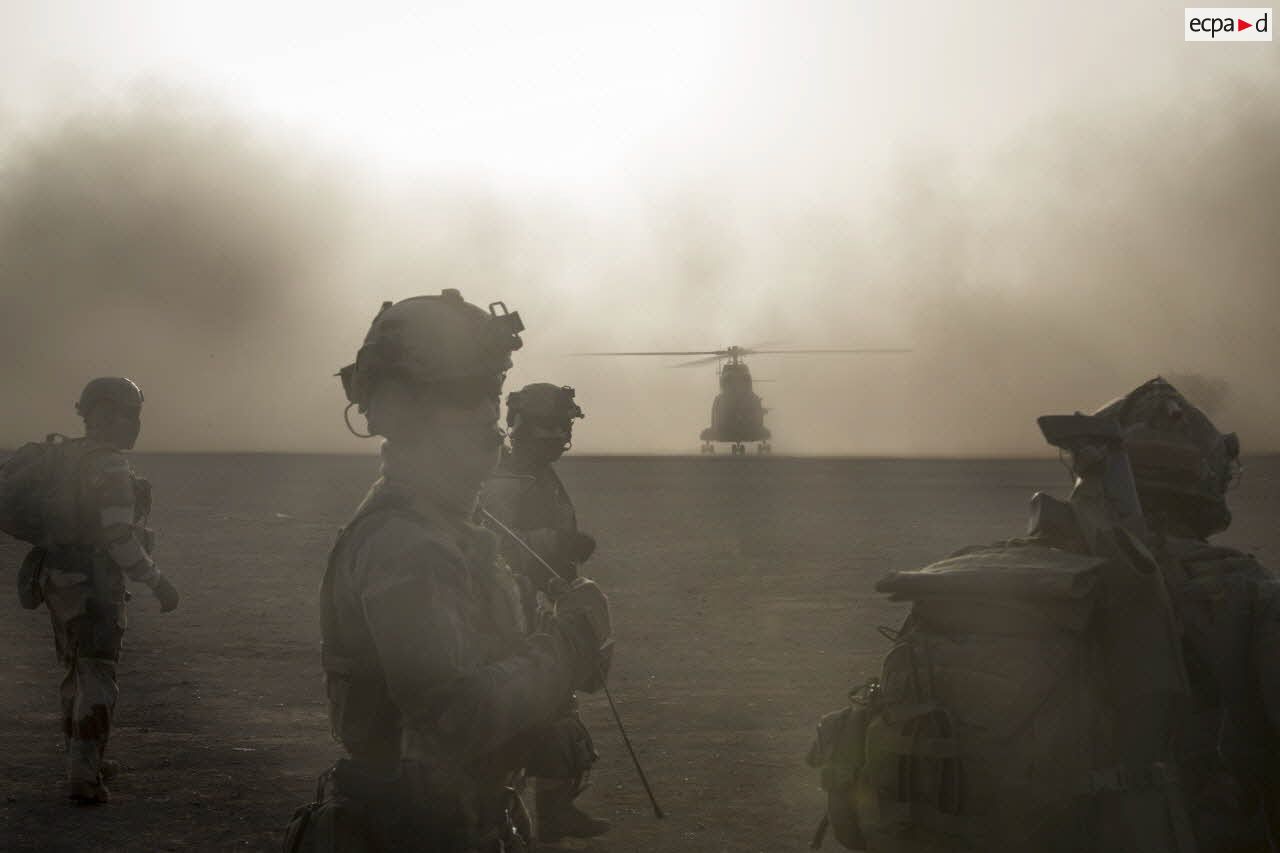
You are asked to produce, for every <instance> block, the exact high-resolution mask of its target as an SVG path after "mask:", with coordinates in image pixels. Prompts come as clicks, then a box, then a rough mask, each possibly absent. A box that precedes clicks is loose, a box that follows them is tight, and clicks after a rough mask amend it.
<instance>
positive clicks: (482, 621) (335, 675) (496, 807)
mask: <svg viewBox="0 0 1280 853" xmlns="http://www.w3.org/2000/svg"><path fill="white" fill-rule="evenodd" d="M468 518H469V511H468V509H466V508H458V507H456V506H450V505H449V503H448V501H447V500H442V499H441V497H440V496H439V495H437V494H434V493H433V492H432V490H431V487H430V486H429V485H425V484H419V483H414V482H413V481H412V479H402V478H400V477H398V476H397V475H396V473H395V469H394V466H393V465H387V466H386V469H385V476H384V478H383V479H382V480H380V481H379V482H378V483H377V484H375V486H374V488H373V489H372V491H371V492H370V494H369V496H368V497H367V498H366V500H365V502H364V504H363V505H362V506H361V508H360V510H359V511H357V513H356V517H355V520H354V521H353V523H352V524H351V525H350V526H349V527H348V529H347V531H346V533H344V535H343V536H342V537H341V539H340V541H339V543H338V545H337V546H336V547H335V550H334V554H333V558H332V567H331V569H330V574H329V577H328V579H327V584H326V589H325V591H324V594H323V595H324V598H323V608H324V610H323V612H324V617H323V619H324V622H323V625H324V635H325V648H324V666H325V671H326V674H327V678H328V684H329V699H330V716H331V720H332V722H333V727H334V734H335V736H337V737H338V738H339V739H340V740H341V741H342V743H343V745H344V746H345V747H346V749H347V751H348V752H349V753H350V755H351V756H352V758H353V759H355V760H356V761H357V762H359V763H360V764H362V765H364V767H365V768H366V769H367V771H368V772H369V773H370V774H372V775H382V776H384V777H390V776H394V775H395V774H396V773H397V772H400V769H401V768H400V765H401V762H410V763H412V764H413V765H417V766H419V767H423V768H434V771H435V772H444V773H446V774H447V775H446V776H445V777H444V778H443V779H441V780H439V781H427V782H422V783H421V784H425V785H427V786H428V790H429V791H430V792H432V793H434V795H435V798H436V799H437V800H438V799H440V796H441V795H442V794H444V793H445V792H448V791H454V792H466V794H465V795H462V796H461V799H460V801H458V802H455V803H451V804H450V805H448V806H447V807H445V809H444V811H445V812H447V814H446V815H445V816H444V819H443V823H445V824H448V828H447V829H446V830H443V831H447V832H450V833H453V832H456V833H457V836H456V837H450V839H449V840H448V842H447V843H449V844H457V845H459V846H460V849H472V848H475V849H489V848H491V847H492V845H494V843H495V842H497V841H498V840H499V838H500V835H501V833H502V832H504V831H506V830H507V829H508V825H507V823H508V821H509V820H510V816H509V814H508V810H509V809H512V808H513V805H514V804H513V802H512V800H511V799H510V796H509V793H508V788H509V786H510V785H511V784H512V782H513V778H514V775H515V771H517V770H518V769H519V768H520V767H522V766H523V764H524V762H525V753H524V747H523V746H522V741H521V735H523V734H525V733H526V732H528V731H529V730H530V729H533V728H535V727H536V726H538V725H540V724H544V723H546V722H547V721H548V720H550V719H551V718H552V716H553V715H554V714H555V713H556V711H557V710H558V709H559V707H560V705H561V703H562V702H563V697H564V696H566V695H568V693H569V692H570V691H571V690H572V687H573V671H572V666H571V664H570V661H571V659H572V656H573V650H572V649H571V648H568V647H567V646H566V641H565V639H564V637H563V636H562V635H560V634H555V633H546V634H534V635H529V634H528V633H527V630H526V627H527V626H526V624H525V621H524V618H523V614H522V610H521V604H520V594H519V590H518V587H517V585H516V582H515V579H514V577H512V575H511V574H510V572H509V571H508V570H507V569H506V568H505V566H503V565H502V564H500V563H499V561H497V560H496V559H495V558H496V555H497V545H496V542H495V540H494V537H493V534H491V533H490V532H488V531H487V530H484V529H482V528H479V527H475V526H473V525H472V524H470V523H469V521H468ZM446 768H448V769H447V770H446ZM405 772H416V771H413V770H408V771H405ZM436 831H437V830H436V829H435V828H433V827H432V826H431V825H428V826H427V827H426V829H424V828H423V827H421V826H419V827H417V828H416V830H415V831H414V832H415V834H422V833H427V834H430V833H433V832H436ZM383 845H384V846H386V847H387V848H388V849H393V847H394V845H392V844H390V843H388V842H387V841H385V840H384V841H383ZM486 845H489V847H486ZM442 849H445V848H443V847H442Z"/></svg>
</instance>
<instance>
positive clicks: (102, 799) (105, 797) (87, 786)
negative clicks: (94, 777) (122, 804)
mask: <svg viewBox="0 0 1280 853" xmlns="http://www.w3.org/2000/svg"><path fill="white" fill-rule="evenodd" d="M67 797H68V798H70V799H71V801H72V802H74V803H75V804H76V805H81V806H96V805H100V804H102V803H109V802H111V792H110V791H108V790H107V786H106V785H104V784H103V783H102V781H101V780H98V781H97V782H93V781H89V780H85V779H72V780H71V781H70V782H68V783H67Z"/></svg>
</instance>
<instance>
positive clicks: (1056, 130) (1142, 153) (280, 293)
mask: <svg viewBox="0 0 1280 853" xmlns="http://www.w3.org/2000/svg"><path fill="white" fill-rule="evenodd" d="M1277 70H1278V69H1276V68H1275V67H1274V65H1273V66H1272V67H1271V68H1270V69H1269V73H1268V74H1267V75H1266V76H1264V77H1256V76H1255V77H1253V78H1251V79H1223V78H1221V77H1219V78H1214V79H1213V80H1211V81H1209V82H1205V83H1203V84H1201V85H1197V84H1191V83H1189V84H1188V85H1186V86H1184V87H1180V88H1178V90H1177V91H1176V94H1171V95H1170V97H1169V98H1168V99H1165V100H1163V101H1160V102H1150V101H1144V102H1141V103H1124V102H1120V103H1112V104H1109V105H1108V106H1107V107H1106V108H1104V109H1090V110H1084V109H1077V110H1073V109H1072V108H1071V107H1070V106H1065V107H1064V108H1063V109H1062V110H1061V111H1060V112H1059V114H1058V115H1056V116H1054V117H1052V118H1050V119H1046V120H1043V121H1040V122H1038V123H1033V124H1031V125H1029V126H1026V127H1024V128H1022V129H1021V131H1020V132H1019V133H1018V134H1016V135H1015V136H1013V137H1011V138H1010V139H1009V140H1008V141H1006V142H1005V143H1004V144H1003V145H1002V146H1000V147H998V148H996V149H993V150H992V151H991V152H989V153H988V154H986V155H984V156H983V157H981V158H977V159H975V158H972V157H968V156H967V155H963V154H962V153H957V152H950V151H947V150H945V149H940V148H937V147H933V146H922V147H919V148H914V149H905V150H904V151H902V152H900V154H899V156H897V157H896V159H895V160H894V161H893V165H892V166H891V167H889V168H887V169H884V170H880V171H878V172H877V174H875V175H874V176H872V177H873V178H874V181H873V182H871V183H870V184H865V181H864V184H865V186H870V187H871V189H869V190H867V189H865V187H864V186H863V185H860V189H859V191H858V192H857V193H855V192H853V191H852V190H851V189H849V188H846V187H842V186H840V185H838V184H834V185H833V186H832V187H831V192H830V193H829V195H828V197H826V198H824V199H821V200H817V201H815V200H813V199H811V198H809V199H806V200H804V201H803V202H794V200H793V202H788V203H779V204H771V203H769V196H768V193H758V194H755V195H752V194H749V193H748V194H745V195H744V194H743V193H742V192H740V191H739V189H738V188H736V187H734V186H732V184H731V183H730V182H717V181H715V180H710V179H709V180H706V181H702V182H697V183H690V184H687V185H680V184H670V185H665V186H663V185H659V186H655V187H650V188H648V189H647V190H646V191H645V192H643V193H636V194H634V195H633V196H631V197H629V199H628V202H627V203H626V204H621V203H618V204H612V205H609V206H596V207H592V206H589V205H585V204H581V203H578V202H576V201H575V200H573V199H572V198H563V197H554V196H550V195H541V196H540V195H538V194H536V193H533V192H527V193H521V194H516V193H511V192H507V193H504V192H502V191H500V190H499V189H496V188H494V187H491V186H485V185H481V184H465V183H454V184H447V183H443V182H441V181H439V180H436V181H429V180H425V179H413V178H408V177H406V178H404V179H399V178H396V177H394V176H391V177H388V176H386V175H375V173H374V172H373V171H372V170H369V169H366V168H365V167H364V164H360V163H353V162H351V161H349V160H346V159H343V158H341V157H337V156H329V155H326V154H325V153H324V152H323V150H322V149H321V148H320V146H319V145H317V144H313V143H312V141H311V140H308V139H305V138H291V137H289V136H288V135H287V134H284V133H281V132H279V131H278V130H268V129H264V128H260V127H257V126H255V125H253V124H252V123H250V122H248V121H247V120H243V119H238V118H236V113H235V111H234V110H233V109H229V108H225V107H223V106H220V105H218V104H215V103H209V102H205V101H202V100H200V99H199V98H197V97H195V96H192V95H189V94H183V93H179V92H169V93H167V94H165V95H164V96H163V97H157V96H154V95H152V96H147V97H140V96H136V95H135V96H132V97H131V98H127V99H124V100H119V101H112V102H110V103H104V104H102V105H101V106H99V107H97V108H95V109H92V110H82V111H79V112H76V113H74V114H72V115H69V116H62V117H59V118H57V119H49V120H47V121H45V122H42V123H38V124H36V125H35V126H32V127H27V128H24V129H23V130H22V131H21V132H19V131H18V130H17V128H16V126H9V127H6V126H2V125H0V137H2V138H0V168H2V169H3V172H2V178H0V181H2V183H0V292H2V293H3V295H4V299H5V305H4V308H5V310H4V311H3V313H0V339H2V340H3V341H4V342H5V352H6V357H5V358H4V360H3V362H0V383H2V385H3V388H4V389H5V398H6V405H5V414H4V417H3V420H0V445H4V446H12V445H15V444H17V443H19V442H21V441H24V440H29V439H31V438H33V437H36V436H39V435H42V434H43V433H45V432H47V431H51V430H60V431H67V432H74V431H75V430H76V428H77V424H76V422H75V418H74V413H73V411H72V402H73V400H74V399H75V396H76V394H77V393H78V390H79V388H80V386H81V384H82V383H83V381H84V380H85V379H87V378H89V377H91V376H94V375H99V374H117V373H119V374H127V375H130V376H133V377H134V378H136V379H137V380H138V381H139V383H140V384H141V385H142V387H143V389H144V391H145V392H146V394H147V397H148V408H147V411H146V416H145V425H144V433H143V438H142V441H141V443H140V449H150V450H195V451H206V450H292V451H304V450H305V451H310V450H315V451H350V450H356V449H360V448H361V447H362V445H360V444H359V443H358V442H357V441H356V440H355V439H353V438H351V437H350V436H348V435H347V433H346V430H345V428H344V427H343V426H342V421H341V409H342V404H343V400H342V397H341V391H340V388H339V386H338V383H337V381H336V380H335V379H334V378H333V376H332V374H333V373H334V371H335V369H336V368H337V367H338V366H339V365H341V364H343V363H344V362H345V361H346V360H349V358H350V356H351V354H352V353H353V352H354V349H355V347H356V346H357V345H358V343H359V340H360V337H361V336H362V334H363V332H364V329H365V328H366V326H367V323H368V320H369V318H370V317H371V316H372V314H373V312H374V310H375V309H376V307H377V305H378V303H379V302H380V301H381V300H383V299H387V298H390V299H398V298H403V297H405V296H409V295H412V294H414V293H422V292H436V291H438V290H439V289H441V288H443V287H458V288H460V289H461V290H462V292H463V293H464V295H466V296H467V297H468V298H469V299H471V300H472V301H474V302H477V303H487V302H489V301H492V300H495V299H503V300H505V301H506V302H507V304H508V305H509V306H510V307H511V308H512V309H517V310H519V311H520V312H521V313H522V315H523V316H524V319H525V322H526V324H527V325H528V327H529V331H528V333H527V335H526V346H525V349H524V350H522V351H521V352H520V353H519V354H517V365H516V369H515V370H514V372H513V374H512V375H511V377H510V379H509V387H515V386H518V385H519V384H523V383H524V382H530V381H538V380H549V381H554V382H559V383H564V384H571V385H574V386H576V387H577V388H578V390H579V398H580V400H581V402H582V404H583V406H584V408H585V409H586V410H587V413H588V417H587V420H586V421H584V422H583V423H582V424H580V426H579V428H578V430H577V432H578V449H579V451H581V452H687V451H692V450H694V449H696V446H697V445H696V438H697V432H698V430H700V429H701V428H702V427H703V426H706V419H707V416H708V410H709V408H710V403H711V398H712V396H714V393H715V390H716V383H715V375H714V372H713V370H712V369H711V368H700V369H690V370H671V369H668V367H667V365H668V364H670V363H672V362H674V361H676V359H672V360H663V359H633V360H625V359H618V360H611V361H604V360H595V359H585V358H572V357H569V355H568V354H569V353H572V352H577V351H582V350H592V349H647V348H654V349H704V348H718V347H722V346H727V345H730V344H740V345H752V344H756V343H761V342H764V341H770V342H775V343H778V344H781V345H791V346H797V347H798V346H867V347H896V346H907V347H911V348H913V350H914V352H912V353H911V354H909V355H901V356H865V357H864V356H836V357H830V358H825V359H809V358H804V357H799V356H796V357H792V356H775V357H761V358H757V359H754V360H752V361H751V366H752V369H753V372H754V373H755V374H756V376H757V377H759V378H762V379H770V380H776V381H775V382H774V383H772V384H764V385H761V386H760V387H759V388H758V389H757V390H758V391H759V392H760V393H761V394H762V396H764V397H765V400H766V405H769V406H771V407H773V408H774V411H773V412H772V414H771V415H770V425H771V427H772V428H773V430H774V433H775V436H776V441H775V445H776V447H777V448H778V450H779V451H782V452H801V453H865V454H887V455H913V454H927V455H975V454H976V455H1003V454H1025V453H1038V452H1041V451H1042V449H1043V448H1042V447H1041V444H1040V442H1039V439H1038V436H1037V434H1036V432H1035V430H1034V426H1033V422H1034V418H1035V416H1036V415H1039V414H1042V413H1046V412H1062V411H1071V410H1075V409H1084V410H1088V409H1092V408H1094V407H1096V406H1098V405H1100V404H1102V403H1103V402H1105V401H1106V400H1108V399H1110V398H1113V397H1115V396H1117V395H1119V394H1121V393H1123V392H1124V391H1126V390H1128V389H1129V388H1131V387H1133V386H1135V385H1137V384H1139V383H1140V382H1142V381H1144V380H1145V379H1147V378H1150V377H1151V376H1153V375H1155V374H1157V373H1165V374H1167V375H1170V376H1172V377H1173V378H1174V381H1175V382H1182V383H1183V384H1184V387H1185V390H1186V391H1187V392H1188V393H1189V394H1191V395H1192V396H1193V397H1198V398H1200V399H1201V401H1202V402H1203V403H1204V404H1205V405H1206V406H1207V407H1208V408H1210V409H1211V410H1212V411H1213V414H1214V416H1215V417H1216V418H1217V419H1218V421H1219V423H1220V425H1221V426H1223V427H1224V428H1225V429H1235V430H1237V431H1239V433H1240V435H1241V438H1242V442H1243V444H1244V446H1245V448H1246V451H1263V450H1278V449H1280V426H1278V424H1280V396H1278V395H1277V394H1276V393H1275V390H1274V389H1275V382H1276V378H1277V375H1276V365H1277V362H1278V358H1280V336H1278V335H1277V334H1276V330H1275V323H1276V318H1277V317H1280V240H1278V239H1277V238H1276V235H1277V234H1280V192H1277V191H1278V190H1280V144H1278V143H1280V99H1277V98H1276V97H1275V92H1276V84H1277V82H1280V73H1277ZM366 447H367V445H366Z"/></svg>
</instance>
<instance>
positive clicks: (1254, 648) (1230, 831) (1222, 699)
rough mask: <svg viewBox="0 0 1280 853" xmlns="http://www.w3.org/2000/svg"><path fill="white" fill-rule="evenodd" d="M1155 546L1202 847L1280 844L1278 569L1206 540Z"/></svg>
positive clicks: (1216, 852) (1248, 848)
mask: <svg viewBox="0 0 1280 853" xmlns="http://www.w3.org/2000/svg"><path fill="white" fill-rule="evenodd" d="M1156 553H1157V555H1158V557H1159V558H1160V562H1161V567H1162V568H1163V569H1164V572H1165V580H1166V582H1167V583H1168V585H1169V589H1170V593H1171V596H1172V599H1173V603H1174V607H1175V610H1176V612H1177V614H1178V617H1179V619H1180V620H1181V623H1182V630H1183V655H1184V658H1185V660H1186V664H1187V673H1188V675H1189V677H1190V683H1191V707H1190V709H1189V711H1188V713H1187V716H1186V720H1185V723H1184V729H1183V733H1182V736H1181V737H1180V738H1179V748H1178V753H1179V756H1178V757H1179V763H1180V767H1181V770H1182V777H1183V782H1184V786H1185V788H1186V791H1187V795H1188V799H1189V802H1190V804H1191V817H1192V823H1193V826H1194V828H1195V831H1196V836H1197V838H1198V840H1199V844H1200V851H1201V853H1228V851H1229V853H1261V851H1274V850H1277V849H1280V848H1277V846H1276V841H1275V839H1276V838H1277V837H1280V836H1277V834H1276V831H1277V830H1278V829H1280V819H1278V818H1280V814H1277V808H1280V578H1277V576H1276V574H1275V573H1274V572H1273V571H1270V570H1268V569H1266V568H1264V567H1263V566H1262V565H1260V564H1259V563H1258V561H1257V560H1255V559H1254V558H1253V557H1252V556H1251V555H1249V554H1244V553H1241V552H1240V551H1236V550H1234V549H1231V548H1223V547H1218V546H1215V545H1211V544H1209V543H1208V542H1207V541H1206V540H1203V539H1196V538H1181V537H1168V538H1166V539H1164V540H1163V542H1161V544H1160V546H1159V547H1158V549H1157V552H1156Z"/></svg>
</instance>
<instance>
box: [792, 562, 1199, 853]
mask: <svg viewBox="0 0 1280 853" xmlns="http://www.w3.org/2000/svg"><path fill="white" fill-rule="evenodd" d="M1153 578H1158V574H1157V575H1155V576H1152V575H1150V573H1149V571H1148V567H1142V568H1138V569H1135V567H1134V566H1133V565H1132V564H1130V563H1129V562H1128V561H1126V560H1124V559H1114V558H1113V559H1107V558H1101V557H1096V556H1090V555H1085V554H1078V553H1073V552H1071V551H1067V550H1062V549H1058V548H1051V547H1044V546H1043V545H1041V544H1036V543H1034V542H1033V541H1031V540H1021V541H1019V540H1015V541H1014V542H1011V543H1002V544H1000V545H996V546H991V547H984V548H976V549H970V550H967V551H962V552H960V553H959V554H957V555H954V556H953V557H951V558H949V559H946V560H943V561H941V562H939V563H935V564H933V565H930V566H928V567H926V568H924V569H920V570H913V571H902V572H895V573H893V574H891V575H890V576H889V577H887V578H885V579H884V580H883V581H881V582H880V584H879V585H878V586H877V588H878V589H879V590H880V591H881V592H885V593H888V594H889V595H890V596H891V597H892V598H893V599H894V600H898V601H907V602H911V605H912V608H911V612H910V615H909V616H908V618H907V619H906V621H905V623H904V624H903V625H902V627H901V629H900V630H897V631H888V630H886V631H885V633H886V634H887V635H888V636H889V637H890V638H891V640H892V642H893V646H892V648H891V649H890V651H889V652H888V654H887V656H886V657H885V659H884V662H883V666H882V670H881V673H880V676H879V678H877V679H873V680H872V681H870V682H869V683H868V684H867V685H864V686H863V687H861V688H859V689H856V690H855V691H853V692H852V693H851V695H850V700H851V701H850V705H849V706H848V707H847V708H844V709H842V710H840V711H837V712H834V713H832V714H828V715H827V716H826V717H824V718H823V720H822V722H821V723H820V725H819V731H818V738H817V741H816V742H815V744H814V746H813V748H812V750H811V752H810V756H809V762H810V764H812V765H814V766H817V767H821V768H822V785H823V788H824V789H825V791H826V793H827V798H828V810H827V817H826V818H825V822H824V827H825V826H826V825H828V823H829V826H830V828H831V829H832V830H833V831H834V834H835V835H836V838H837V840H839V841H840V842H841V843H842V844H843V845H844V846H846V847H848V848H850V849H853V850H872V851H891V853H925V851H929V853H934V851H1001V853H1054V851H1061V852H1062V853H1066V851H1072V853H1075V851H1080V853H1083V851H1121V850H1123V851H1157V850H1158V851H1161V853H1164V851H1179V853H1185V851H1190V850H1193V849H1194V848H1193V847H1192V846H1189V845H1191V843H1192V842H1191V841H1190V830H1189V827H1188V826H1187V824H1186V820H1185V814H1184V813H1183V812H1182V811H1181V810H1180V805H1179V801H1178V797H1177V796H1176V791H1174V790H1172V789H1173V788H1175V787H1176V774H1175V773H1174V771H1173V770H1172V765H1171V763H1166V762H1163V761H1160V760H1153V759H1159V758H1161V757H1163V756H1162V751H1161V749H1159V748H1156V749H1142V750H1136V751H1135V750H1133V749H1128V748H1126V745H1124V744H1121V743H1119V742H1118V732H1119V731H1120V729H1118V728H1117V723H1118V721H1119V720H1120V718H1122V717H1123V716H1124V713H1125V712H1124V711H1123V710H1119V709H1124V708H1127V709H1132V708H1133V707H1136V706H1133V705H1132V704H1130V703H1129V700H1130V699H1132V698H1134V697H1148V696H1159V697H1163V699H1162V701H1164V702H1165V703H1166V704H1167V703H1168V701H1169V697H1170V696H1174V695H1177V694H1178V692H1179V691H1180V690H1181V689H1182V680H1181V678H1182V674H1183V669H1182V663H1181V660H1180V656H1179V654H1178V651H1177V647H1176V643H1174V642H1172V641H1171V637H1172V634H1169V633H1168V632H1167V627H1168V626H1167V624H1165V623H1164V622H1163V621H1160V620H1155V621H1153V620H1147V619H1133V618H1131V617H1132V616H1133V614H1134V613H1135V612H1138V611H1139V610H1142V609H1143V608H1147V609H1151V608H1150V607H1149V605H1150V603H1151V602H1150V600H1149V599H1150V597H1151V596H1155V597H1156V598H1157V599H1159V597H1160V594H1161V590H1160V589H1158V588H1157V585H1158V583H1159V582H1158V580H1155V581H1154V582H1153ZM1157 605H1158V606H1157V607H1156V608H1155V610H1156V612H1157V613H1162V612H1164V613H1167V602H1166V603H1164V604H1160V603H1159V601H1157ZM1161 607H1163V608H1164V610H1163V611H1161V610H1160V609H1159V608H1161ZM1117 647H1120V648H1121V649H1122V650H1123V651H1122V653H1120V654H1117ZM1143 701H1145V699H1144V700H1143ZM1143 707H1145V706H1143ZM1151 725H1152V727H1156V728H1158V727H1159V725H1160V723H1159V722H1158V721H1152V722H1151ZM1152 824H1158V825H1154V826H1153V825H1152ZM816 843H820V838H819V839H816Z"/></svg>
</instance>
